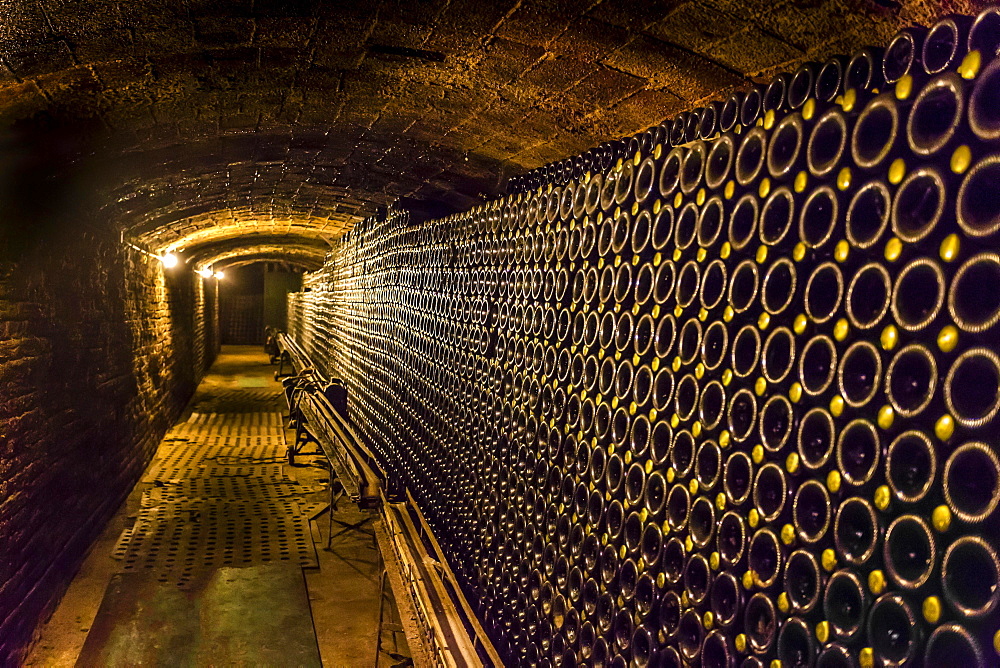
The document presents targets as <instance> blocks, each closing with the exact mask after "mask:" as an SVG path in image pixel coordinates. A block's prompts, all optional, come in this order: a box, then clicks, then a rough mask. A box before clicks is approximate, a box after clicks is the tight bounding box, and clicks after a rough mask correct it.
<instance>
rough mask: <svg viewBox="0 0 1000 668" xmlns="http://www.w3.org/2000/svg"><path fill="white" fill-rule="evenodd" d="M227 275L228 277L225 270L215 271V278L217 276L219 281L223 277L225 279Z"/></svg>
mask: <svg viewBox="0 0 1000 668" xmlns="http://www.w3.org/2000/svg"><path fill="white" fill-rule="evenodd" d="M225 277H226V275H225V273H223V272H221V271H217V272H215V278H216V280H219V281H221V280H222V279H224V278H225Z"/></svg>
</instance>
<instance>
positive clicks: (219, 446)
mask: <svg viewBox="0 0 1000 668" xmlns="http://www.w3.org/2000/svg"><path fill="white" fill-rule="evenodd" d="M260 394H261V392H260V391H255V390H246V389H244V390H240V391H239V392H238V395H239V396H236V394H234V395H233V396H229V395H228V394H227V395H226V397H223V398H225V399H226V400H232V401H234V402H235V401H237V399H238V400H239V402H240V403H241V404H242V405H247V399H246V397H247V396H250V402H249V403H250V404H253V403H254V401H255V400H256V399H254V397H256V396H257V395H260ZM268 395H269V396H272V397H273V396H275V393H274V392H269V393H268ZM277 396H280V394H279V395H277ZM218 398H219V397H213V398H212V401H215V400H216V399H218ZM205 403H206V402H202V404H201V406H204V405H205ZM255 410H257V411H258V412H233V413H222V412H219V411H218V410H217V408H213V409H212V410H211V411H209V410H207V409H204V408H202V409H201V411H200V412H196V413H193V414H192V415H191V416H190V418H189V419H188V420H187V421H186V422H183V423H181V424H179V425H177V426H175V427H174V428H173V429H171V430H170V432H168V434H167V436H166V438H164V440H163V442H162V443H161V445H160V448H159V449H158V451H157V454H156V457H155V458H154V461H153V464H152V465H151V466H150V468H149V469H148V471H147V472H146V474H145V476H144V477H143V482H144V483H146V484H147V485H149V487H148V488H147V489H145V490H144V491H143V493H142V498H141V502H140V506H141V507H140V509H139V512H138V515H137V516H136V518H135V523H134V525H133V526H131V527H129V528H127V529H126V530H125V531H124V532H123V533H122V535H121V538H120V539H119V542H118V545H117V546H116V548H115V550H114V556H115V558H116V559H119V560H120V561H121V568H122V570H124V571H126V572H134V571H143V572H151V573H152V574H153V575H154V576H155V577H156V579H157V580H158V581H160V582H165V583H172V584H175V585H177V586H179V587H181V588H188V587H190V586H191V585H192V584H193V583H197V582H198V581H199V579H200V578H202V577H203V576H204V574H205V573H206V572H207V571H209V570H211V569H215V568H221V567H225V566H237V567H238V566H250V565H259V564H265V563H272V562H277V563H290V564H296V565H299V566H302V567H305V568H316V567H318V562H317V558H316V549H315V546H314V543H313V536H312V533H311V531H310V526H309V520H310V518H311V517H313V516H315V515H316V514H317V513H318V512H319V511H320V510H322V508H323V507H324V504H322V503H317V500H318V499H321V498H322V495H323V493H324V490H325V489H326V488H325V486H324V485H323V484H322V483H310V484H302V483H299V482H297V481H296V480H295V479H293V478H292V477H290V476H289V475H288V474H287V471H288V469H286V468H285V466H286V455H285V450H286V447H287V446H286V443H285V437H284V433H283V426H284V425H283V417H282V414H281V413H280V412H277V411H275V410H274V408H273V407H272V408H269V409H267V410H266V411H260V409H255Z"/></svg>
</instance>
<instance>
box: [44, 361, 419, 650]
mask: <svg viewBox="0 0 1000 668" xmlns="http://www.w3.org/2000/svg"><path fill="white" fill-rule="evenodd" d="M274 369H275V367H274V366H273V365H271V364H269V363H268V358H267V355H265V354H264V353H263V351H262V349H261V347H259V346H254V347H247V346H242V347H241V346H224V347H223V348H222V351H221V353H220V354H219V356H218V358H217V360H216V362H215V364H213V366H212V368H211V369H210V370H209V371H208V372H207V374H206V375H205V378H204V379H203V380H202V382H201V383H200V385H199V386H198V389H197V391H196V392H195V395H194V397H193V398H192V400H191V403H190V404H189V406H188V407H187V408H186V409H185V412H184V415H183V416H182V417H181V419H180V420H179V421H178V423H177V424H175V425H174V426H173V427H171V429H170V430H169V431H168V432H167V435H166V436H165V437H164V439H163V441H162V442H161V443H160V445H159V447H158V448H157V451H156V454H155V455H154V456H153V460H152V463H151V465H150V468H149V469H147V471H146V472H145V474H144V475H143V477H142V479H141V480H140V482H139V483H138V485H137V486H136V488H135V489H134V490H133V491H132V492H131V494H130V495H129V498H128V500H127V501H126V504H125V506H124V507H123V508H121V509H120V510H119V511H118V513H117V514H116V515H115V517H114V518H112V520H111V522H110V526H109V531H107V532H105V537H103V538H102V539H100V540H99V541H98V543H97V544H96V545H95V547H94V548H93V550H92V553H91V555H90V557H89V558H88V561H87V562H86V563H85V564H84V566H83V567H82V569H81V571H80V573H79V574H78V576H77V578H76V579H75V580H74V582H73V583H72V584H70V587H69V589H68V591H67V593H66V595H65V596H64V597H63V600H62V602H61V603H60V607H59V608H57V609H56V611H55V613H54V615H53V617H52V619H51V620H50V621H49V623H48V624H47V625H46V626H45V627H44V628H43V629H42V630H41V635H40V639H39V641H38V643H37V645H36V647H35V652H34V654H33V655H31V656H29V657H28V660H27V662H26V663H27V665H35V666H51V665H73V664H76V665H80V666H112V665H114V666H126V665H203V664H207V663H213V662H216V661H218V660H219V657H225V660H226V661H227V662H232V663H236V664H243V665H298V666H319V665H321V656H322V663H325V665H334V666H344V665H368V664H371V663H373V659H374V653H375V650H374V648H375V647H376V640H375V637H374V634H375V633H376V630H377V628H378V624H377V615H378V613H379V603H378V593H379V592H378V589H377V582H378V570H377V563H376V561H377V559H376V552H375V547H374V541H373V537H372V535H371V531H370V527H365V526H362V527H357V528H353V529H352V528H350V525H351V524H353V523H356V522H358V521H359V519H361V518H360V517H359V516H358V513H357V512H356V511H355V512H353V513H352V512H351V510H350V509H348V508H340V509H338V514H337V519H336V521H335V522H327V521H324V520H325V518H324V517H322V516H321V514H322V512H323V511H324V510H325V508H326V504H327V502H328V500H329V499H328V495H327V493H326V484H327V483H328V477H329V470H328V469H324V468H322V467H321V468H316V464H318V463H320V462H321V461H322V458H321V457H316V456H312V457H310V456H302V457H300V458H299V459H298V462H297V464H298V466H295V467H293V466H291V465H290V464H289V462H288V459H287V455H286V449H287V444H288V441H289V440H294V430H293V431H286V426H287V424H286V423H287V420H286V419H285V418H286V416H285V415H284V414H285V412H286V411H287V406H286V405H285V401H284V397H283V394H282V390H281V386H280V384H279V383H278V382H276V381H275V379H274V377H273V372H274ZM313 519H315V520H316V521H314V522H311V521H310V520H313ZM331 529H332V530H333V538H332V539H331V537H330V533H331ZM105 590H107V593H106V594H105ZM389 605H391V603H390V604H389ZM389 614H390V616H391V615H392V614H396V615H397V616H398V613H394V612H393V611H390V613H389ZM314 620H315V621H314ZM314 627H315V629H314ZM344 637H350V638H352V639H353V642H352V643H345V642H342V640H341V639H342V638H344ZM387 640H391V639H390V638H387ZM398 644H399V643H398V642H397V645H398ZM387 647H389V644H388V642H387ZM405 652H406V650H405V642H404V649H403V654H400V652H399V648H398V647H397V648H396V649H395V651H393V654H397V655H399V656H405ZM391 658H392V657H390V656H388V655H385V656H384V657H383V659H391ZM390 663H398V659H397V660H396V661H390Z"/></svg>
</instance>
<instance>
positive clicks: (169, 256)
mask: <svg viewBox="0 0 1000 668" xmlns="http://www.w3.org/2000/svg"><path fill="white" fill-rule="evenodd" d="M160 262H162V263H163V266H164V267H166V268H167V269H172V268H173V267H176V266H177V256H176V255H174V254H173V253H164V254H163V255H162V256H160Z"/></svg>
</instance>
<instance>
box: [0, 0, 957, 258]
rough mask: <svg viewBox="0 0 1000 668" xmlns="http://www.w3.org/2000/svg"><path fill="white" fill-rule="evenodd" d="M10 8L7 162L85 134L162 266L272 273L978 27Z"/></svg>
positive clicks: (113, 194) (599, 2)
mask: <svg viewBox="0 0 1000 668" xmlns="http://www.w3.org/2000/svg"><path fill="white" fill-rule="evenodd" d="M4 4H5V7H4V19H3V21H2V22H0V128H2V129H6V131H7V132H6V133H5V134H4V135H3V137H4V138H5V144H6V147H7V149H8V150H12V149H11V146H12V145H13V146H14V148H15V149H16V150H20V151H21V152H24V151H33V152H39V151H43V152H44V151H49V150H52V143H53V140H52V139H51V135H52V132H51V131H53V130H55V136H65V135H66V134H71V135H72V137H73V142H74V145H75V147H76V148H75V151H76V152H75V153H73V156H72V160H77V159H82V160H84V162H86V164H87V165H88V167H87V184H88V186H87V187H88V188H91V190H92V191H93V193H94V196H96V197H98V201H99V203H98V206H100V207H101V209H102V211H103V212H105V213H106V216H107V218H109V219H110V220H112V221H113V224H114V225H116V226H117V227H120V228H122V229H123V230H124V231H125V234H126V236H128V237H129V238H131V239H134V240H136V241H137V242H140V243H144V244H146V245H147V246H148V247H150V248H152V249H154V250H157V251H161V250H166V249H186V250H187V252H188V253H189V255H191V256H192V257H198V258H200V259H199V260H198V261H199V262H205V261H221V260H223V259H231V258H233V257H235V256H238V255H239V254H240V253H243V254H248V253H249V254H252V253H257V252H258V251H260V253H262V257H264V256H266V257H271V256H273V255H274V253H275V252H277V251H276V248H280V247H282V246H286V247H288V248H289V249H290V252H291V250H292V249H294V253H293V254H294V255H295V257H296V258H300V259H301V258H308V260H305V259H303V260H302V263H304V264H306V265H312V264H314V263H315V262H316V261H317V258H318V257H321V256H322V250H323V248H324V247H325V243H326V242H327V241H329V240H331V239H334V238H336V237H338V236H339V235H340V234H342V233H343V232H344V231H345V230H346V229H349V228H350V226H351V225H352V224H353V223H354V222H355V221H357V220H359V219H360V218H361V217H363V216H365V215H368V214H370V213H371V212H373V211H374V210H375V209H376V207H380V206H385V205H388V204H389V203H391V202H393V201H395V200H397V199H401V201H402V203H404V204H406V205H408V206H409V207H411V208H413V209H415V210H417V211H418V212H423V213H425V214H426V215H431V214H435V213H446V212H449V211H454V210H459V209H464V208H467V207H468V206H470V205H472V204H474V203H476V202H478V201H480V200H481V199H482V198H483V197H484V196H491V195H494V194H496V193H497V192H498V190H499V189H500V187H501V186H502V184H503V182H504V181H505V180H506V178H507V177H509V176H510V175H512V174H516V173H520V172H522V171H524V170H526V169H529V168H532V167H536V166H539V165H541V164H544V163H546V162H549V161H552V160H557V159H561V158H564V157H567V156H570V155H573V154H575V153H578V152H580V151H583V150H585V149H587V148H589V147H591V146H594V145H596V144H598V143H600V142H602V141H606V140H608V139H613V138H616V137H620V136H623V135H626V134H631V133H634V132H636V131H638V130H641V129H643V128H645V127H648V126H649V125H652V124H654V123H657V122H659V121H661V120H663V119H665V118H667V117H670V116H673V115H675V114H676V113H678V112H679V111H682V110H684V109H688V108H692V107H695V106H697V105H698V104H699V102H704V101H706V100H709V99H713V98H720V97H722V96H724V95H725V94H727V93H728V92H729V91H730V90H732V89H733V88H736V87H740V86H745V85H747V84H748V83H749V82H750V81H752V80H753V81H766V80H769V78H770V76H771V75H772V74H773V73H775V72H777V71H780V70H784V69H790V68H793V67H795V66H796V64H797V63H799V62H802V61H806V60H825V59H826V58H827V57H829V56H831V55H833V54H837V53H850V52H852V51H854V50H856V49H857V48H859V47H860V46H863V45H866V44H871V43H876V44H878V43H884V42H885V41H886V40H887V39H888V38H889V37H891V35H892V34H893V33H894V32H895V31H896V30H897V29H898V28H899V27H901V26H904V25H907V24H910V23H914V22H917V23H924V24H926V23H928V22H930V21H932V20H934V18H936V17H937V16H939V15H942V14H944V13H946V12H947V11H963V10H964V11H971V10H972V8H973V6H972V5H971V3H969V2H968V1H967V0H966V1H963V2H954V3H947V2H945V3H940V2H939V3H932V2H926V1H923V2H921V1H913V0H902V4H901V5H900V4H899V2H897V0H832V1H824V0H776V1H775V2H761V1H759V0H751V1H749V2H743V1H739V0H691V1H686V2H684V1H680V2H679V1H670V0H668V1H660V2H657V1H655V0H568V1H562V2H560V1H556V0H521V1H518V0H489V1H484V0H427V1H419V0H393V1H385V2H369V1H366V0H356V1H354V2H321V1H319V0H267V1H265V0H187V1H186V2H184V1H178V0H173V1H166V0H160V1H157V0H125V1H122V2H113V1H111V0H88V1H75V0H33V1H30V2H29V1H26V0H25V1H20V0H11V1H10V2H7V3H4ZM942 5H947V6H942ZM26 128H27V129H26ZM67 128H71V130H67ZM59 132H62V133H63V134H62V135H60V134H59ZM25 137H29V138H30V139H25ZM39 137H48V139H46V140H45V141H41V140H39V139H38V138H39ZM81 137H83V139H81ZM18 142H21V144H20V145H19V144H18ZM59 150H60V149H56V150H55V153H56V154H59ZM81 156H82V158H81ZM60 159H62V158H60ZM54 160H55V158H53V161H54ZM95 165H96V167H95ZM234 253H235V255H234Z"/></svg>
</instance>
